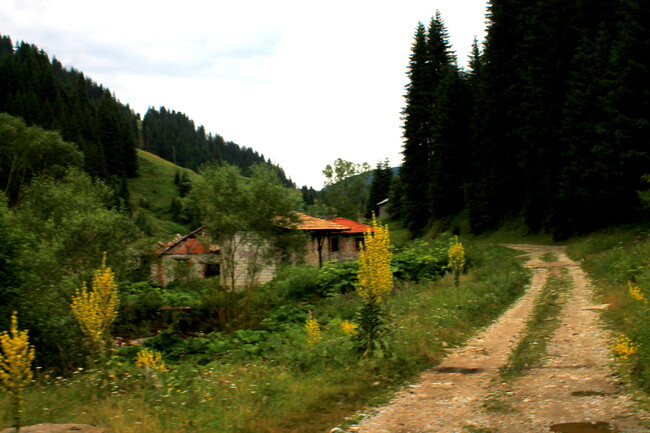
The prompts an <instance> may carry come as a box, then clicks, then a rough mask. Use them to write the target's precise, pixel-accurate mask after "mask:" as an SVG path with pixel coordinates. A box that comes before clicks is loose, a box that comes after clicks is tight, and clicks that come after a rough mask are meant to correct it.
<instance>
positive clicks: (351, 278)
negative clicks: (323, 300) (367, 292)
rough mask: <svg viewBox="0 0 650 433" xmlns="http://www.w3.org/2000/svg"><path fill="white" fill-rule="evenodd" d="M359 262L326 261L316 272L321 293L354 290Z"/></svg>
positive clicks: (340, 292) (342, 292)
mask: <svg viewBox="0 0 650 433" xmlns="http://www.w3.org/2000/svg"><path fill="white" fill-rule="evenodd" d="M358 272H359V262H356V261H354V262H342V263H338V262H326V263H324V264H323V267H322V268H320V271H319V272H318V278H317V280H318V287H319V290H320V293H322V294H326V293H327V294H332V295H334V294H345V293H351V292H353V291H354V288H355V287H356V285H357V283H358V281H359V280H358V278H357V273H358Z"/></svg>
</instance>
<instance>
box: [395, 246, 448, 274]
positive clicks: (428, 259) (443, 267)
mask: <svg viewBox="0 0 650 433" xmlns="http://www.w3.org/2000/svg"><path fill="white" fill-rule="evenodd" d="M448 246H449V245H448V242H447V240H446V239H442V238H437V239H436V240H434V241H430V242H427V241H422V240H418V241H415V242H413V243H412V244H410V245H407V246H405V247H402V248H401V249H399V250H398V251H397V252H395V254H394V255H393V260H392V267H393V274H394V275H395V277H396V278H399V279H401V280H405V281H416V282H417V281H423V280H435V279H438V278H440V277H441V276H443V275H444V274H445V273H446V272H447V267H448V261H449V257H448V255H447V248H448Z"/></svg>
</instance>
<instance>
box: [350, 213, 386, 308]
mask: <svg viewBox="0 0 650 433" xmlns="http://www.w3.org/2000/svg"><path fill="white" fill-rule="evenodd" d="M372 225H373V227H374V232H371V231H367V232H365V233H364V235H363V239H364V244H365V249H362V250H361V253H360V255H359V265H360V267H359V273H358V274H357V276H358V277H359V285H358V286H357V293H359V296H361V299H363V301H364V302H365V303H371V302H381V301H382V299H383V298H384V297H385V296H386V295H387V294H388V292H390V291H391V290H392V288H393V272H392V271H391V269H390V258H391V252H390V234H389V232H388V227H387V226H383V225H380V224H378V223H377V220H376V219H375V218H374V216H373V219H372Z"/></svg>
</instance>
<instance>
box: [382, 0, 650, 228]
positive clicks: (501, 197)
mask: <svg viewBox="0 0 650 433" xmlns="http://www.w3.org/2000/svg"><path fill="white" fill-rule="evenodd" d="M489 11H490V12H489V17H488V18H489V28H488V35H487V39H486V41H485V44H484V45H483V49H482V50H481V49H480V48H479V45H478V43H476V44H475V47H474V50H473V56H472V58H471V61H470V68H469V71H465V70H463V69H460V68H459V67H458V66H457V64H456V59H455V58H454V55H453V52H451V51H450V47H449V43H448V35H447V32H446V29H445V26H444V23H443V20H442V18H441V17H440V15H437V16H436V17H434V18H433V19H432V21H431V23H430V25H429V26H428V27H425V26H424V25H422V24H420V25H419V26H418V27H417V30H416V34H415V42H414V43H413V46H412V54H411V58H410V63H409V78H410V83H409V85H408V86H407V96H406V98H407V100H406V107H405V108H404V110H403V115H404V119H405V124H404V138H405V142H404V147H403V155H404V161H403V165H402V167H401V170H400V178H399V181H398V182H397V183H396V184H395V186H394V188H393V195H392V200H391V201H392V203H393V213H394V215H397V216H399V217H401V218H402V219H403V220H404V221H405V222H407V223H408V224H409V226H410V227H411V228H412V229H414V230H416V231H418V230H422V229H424V228H425V227H427V225H429V224H430V223H431V221H432V220H438V221H440V220H442V221H445V220H446V221H450V220H451V219H453V218H454V216H455V215H458V214H461V213H463V214H464V215H467V216H468V219H469V222H470V225H471V229H472V230H473V231H475V232H482V231H485V230H489V229H491V228H494V227H496V226H498V225H499V224H500V223H502V222H503V221H504V220H506V219H518V218H520V219H522V220H523V221H524V222H525V223H526V225H527V226H528V227H529V229H531V230H532V231H541V230H543V231H549V232H552V233H553V234H554V235H555V236H556V237H567V236H570V235H572V234H575V233H585V232H589V231H591V230H594V229H598V228H601V227H605V226H608V225H611V224H618V223H624V222H633V221H636V220H638V218H639V209H638V208H639V200H638V196H637V191H638V190H640V189H647V187H646V186H644V184H643V182H642V180H641V177H642V176H643V175H644V174H646V173H648V172H650V164H649V163H650V152H649V148H648V143H649V142H650V123H649V121H650V73H649V70H648V66H649V61H648V58H647V56H646V54H645V53H647V52H648V48H649V47H648V45H649V44H650V38H649V37H648V31H649V29H650V27H649V26H650V22H649V20H648V18H649V13H650V12H649V11H650V8H648V5H647V2H641V1H633V0H631V1H613V0H608V1H603V2H599V3H598V4H597V5H596V4H593V3H588V2H559V1H550V0H538V1H534V2H529V1H514V2H513V1H502V0H495V1H492V2H491V6H490V10H489Z"/></svg>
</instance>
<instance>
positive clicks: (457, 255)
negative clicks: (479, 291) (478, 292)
mask: <svg viewBox="0 0 650 433" xmlns="http://www.w3.org/2000/svg"><path fill="white" fill-rule="evenodd" d="M454 240H455V242H454V244H453V245H452V246H451V247H449V252H448V254H449V267H450V268H451V272H452V273H453V274H454V287H455V288H456V305H457V306H458V307H459V308H460V288H459V286H460V274H461V272H463V269H464V268H465V248H464V247H463V244H462V243H460V242H458V236H456V237H455V239H454Z"/></svg>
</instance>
